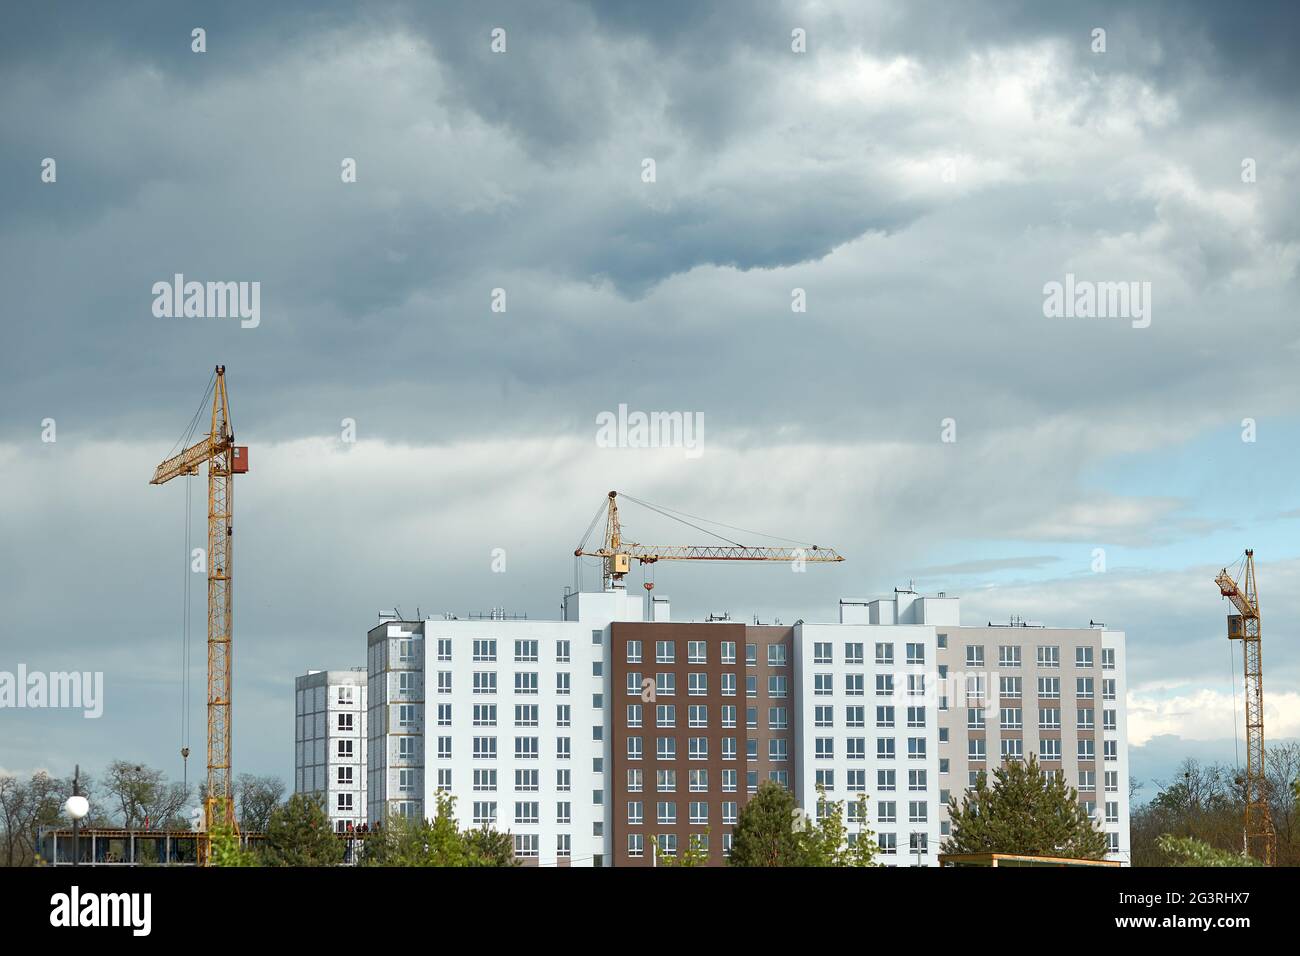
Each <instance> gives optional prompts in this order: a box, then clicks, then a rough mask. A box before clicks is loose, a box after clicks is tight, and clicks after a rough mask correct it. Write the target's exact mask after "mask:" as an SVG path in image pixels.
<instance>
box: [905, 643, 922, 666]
mask: <svg viewBox="0 0 1300 956" xmlns="http://www.w3.org/2000/svg"><path fill="white" fill-rule="evenodd" d="M907 663H909V664H924V663H925V645H924V644H908V645H907Z"/></svg>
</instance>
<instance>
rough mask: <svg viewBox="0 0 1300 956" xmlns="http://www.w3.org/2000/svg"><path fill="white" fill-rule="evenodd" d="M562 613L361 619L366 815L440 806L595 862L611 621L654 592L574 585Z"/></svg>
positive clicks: (527, 848)
mask: <svg viewBox="0 0 1300 956" xmlns="http://www.w3.org/2000/svg"><path fill="white" fill-rule="evenodd" d="M564 608H565V617H564V620H562V621H529V620H505V619H491V618H489V619H486V620H455V619H446V620H425V621H388V622H383V623H381V624H380V625H379V626H377V627H375V628H373V629H372V630H371V631H370V633H369V638H368V644H369V655H368V668H369V684H370V708H371V735H372V737H371V748H370V773H369V783H370V790H369V793H370V805H369V814H368V817H369V821H370V822H371V823H376V822H379V821H381V820H383V819H384V817H385V816H386V814H388V813H397V814H401V815H406V816H414V815H420V814H423V815H425V816H433V815H434V814H435V813H436V812H437V796H436V794H437V793H438V792H439V791H442V792H445V793H448V794H450V795H451V796H453V797H454V798H455V800H456V806H455V813H456V817H457V820H458V822H459V823H460V824H461V826H463V827H466V828H469V827H474V826H480V825H485V824H486V825H490V826H492V827H494V828H495V829H498V830H502V831H505V830H508V831H510V832H511V833H512V834H513V835H514V840H515V852H516V854H517V855H518V856H519V857H520V858H521V859H523V860H524V861H526V862H531V863H535V864H538V865H543V866H547V865H550V866H554V865H560V866H568V865H573V866H592V865H604V863H605V857H606V854H607V850H606V843H605V834H606V832H607V827H608V819H607V813H608V806H609V803H608V800H607V799H606V794H607V793H608V788H607V785H606V774H605V767H606V765H607V761H608V757H609V751H608V741H607V740H606V738H605V730H606V727H607V726H608V722H607V720H606V716H605V715H606V700H607V699H608V695H609V689H608V685H609V677H608V666H609V656H608V648H609V645H610V639H609V625H610V622H611V621H615V620H631V621H641V620H643V619H644V616H645V614H646V613H647V609H649V611H650V613H652V614H655V615H659V616H661V617H662V618H666V617H667V615H668V613H669V611H668V604H667V602H665V601H654V602H649V603H647V602H645V601H643V600H642V598H641V597H640V596H639V595H628V594H627V593H626V592H624V591H622V590H617V591H614V590H611V591H605V592H595V593H592V592H582V593H572V594H568V595H566V597H565V604H564Z"/></svg>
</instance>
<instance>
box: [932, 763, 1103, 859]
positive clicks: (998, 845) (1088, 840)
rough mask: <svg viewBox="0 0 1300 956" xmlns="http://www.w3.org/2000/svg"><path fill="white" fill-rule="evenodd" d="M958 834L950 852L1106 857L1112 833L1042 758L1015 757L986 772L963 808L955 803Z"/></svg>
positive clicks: (954, 826) (952, 804)
mask: <svg viewBox="0 0 1300 956" xmlns="http://www.w3.org/2000/svg"><path fill="white" fill-rule="evenodd" d="M948 813H949V817H950V818H951V820H952V835H951V836H950V837H949V838H948V839H947V840H945V841H944V844H943V852H944V853H1017V854H1023V855H1026V856H1061V857H1070V858H1073V859H1080V860H1100V859H1102V858H1103V857H1104V856H1105V855H1106V850H1107V844H1106V834H1105V833H1103V832H1101V830H1099V829H1098V828H1097V826H1096V824H1095V823H1094V822H1093V820H1092V819H1091V818H1090V817H1089V816H1088V814H1087V813H1086V812H1085V811H1084V809H1083V807H1082V806H1081V805H1080V804H1079V797H1078V794H1077V793H1076V792H1075V790H1074V788H1073V787H1067V786H1066V785H1065V782H1064V781H1063V780H1062V779H1061V778H1060V776H1059V775H1058V774H1045V773H1044V772H1043V771H1042V769H1040V768H1039V766H1038V761H1037V759H1035V757H1034V756H1033V755H1030V758H1029V760H1028V761H1020V760H1013V761H1008V762H1007V763H1004V764H1003V765H1002V766H1001V767H999V768H997V769H996V770H994V771H993V783H992V785H991V786H990V784H989V780H988V775H987V774H985V773H981V774H980V775H979V777H978V778H977V780H976V783H975V786H974V787H973V788H972V789H970V790H968V791H966V794H965V797H964V799H963V802H962V805H961V806H960V807H959V806H958V805H957V801H956V800H955V799H954V800H952V801H950V803H949V809H948Z"/></svg>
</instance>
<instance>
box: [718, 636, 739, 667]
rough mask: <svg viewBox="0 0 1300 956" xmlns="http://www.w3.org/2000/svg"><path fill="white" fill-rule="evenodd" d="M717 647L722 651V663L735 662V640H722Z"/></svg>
mask: <svg viewBox="0 0 1300 956" xmlns="http://www.w3.org/2000/svg"><path fill="white" fill-rule="evenodd" d="M719 647H720V650H721V653H722V663H724V664H734V663H736V642H735V641H723V642H722V643H721V645H719Z"/></svg>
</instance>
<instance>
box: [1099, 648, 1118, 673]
mask: <svg viewBox="0 0 1300 956" xmlns="http://www.w3.org/2000/svg"><path fill="white" fill-rule="evenodd" d="M1101 669H1102V670H1107V671H1113V670H1114V669H1115V648H1113V647H1103V648H1102V649H1101Z"/></svg>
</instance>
